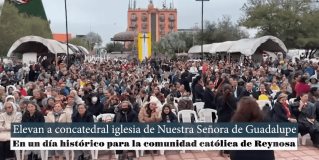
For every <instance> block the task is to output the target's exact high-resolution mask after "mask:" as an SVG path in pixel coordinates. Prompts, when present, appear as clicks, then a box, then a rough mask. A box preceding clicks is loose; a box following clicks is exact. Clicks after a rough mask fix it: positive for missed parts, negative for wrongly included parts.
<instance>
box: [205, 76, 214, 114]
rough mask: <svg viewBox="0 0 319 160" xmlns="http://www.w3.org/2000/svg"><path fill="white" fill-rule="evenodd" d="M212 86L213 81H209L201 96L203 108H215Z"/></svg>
mask: <svg viewBox="0 0 319 160" xmlns="http://www.w3.org/2000/svg"><path fill="white" fill-rule="evenodd" d="M214 88H215V85H214V82H213V81H209V82H208V85H207V86H206V88H205V91H204V96H203V101H204V103H205V104H204V108H210V109H216V104H215V94H214Z"/></svg>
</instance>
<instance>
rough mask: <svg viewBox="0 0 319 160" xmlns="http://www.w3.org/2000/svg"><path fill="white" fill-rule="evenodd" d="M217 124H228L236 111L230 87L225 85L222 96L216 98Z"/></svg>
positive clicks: (235, 100)
mask: <svg viewBox="0 0 319 160" xmlns="http://www.w3.org/2000/svg"><path fill="white" fill-rule="evenodd" d="M216 102H217V103H216V104H217V115H218V122H230V120H231V117H232V116H233V114H234V112H235V110H236V103H237V99H236V98H235V97H234V95H233V93H232V87H231V86H230V85H229V84H225V85H224V86H223V89H222V95H221V96H219V97H218V98H217V101H216Z"/></svg>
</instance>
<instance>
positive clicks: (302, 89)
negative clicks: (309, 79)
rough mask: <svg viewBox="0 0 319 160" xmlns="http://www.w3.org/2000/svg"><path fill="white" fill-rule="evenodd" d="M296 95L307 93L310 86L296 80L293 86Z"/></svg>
mask: <svg viewBox="0 0 319 160" xmlns="http://www.w3.org/2000/svg"><path fill="white" fill-rule="evenodd" d="M295 91H296V96H297V97H298V96H300V95H301V94H302V93H308V92H309V91H310V86H309V85H308V84H306V83H300V82H297V84H296V86H295Z"/></svg>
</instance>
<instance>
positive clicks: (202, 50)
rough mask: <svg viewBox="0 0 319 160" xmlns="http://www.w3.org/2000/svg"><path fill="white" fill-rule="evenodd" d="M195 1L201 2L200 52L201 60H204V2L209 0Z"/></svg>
mask: <svg viewBox="0 0 319 160" xmlns="http://www.w3.org/2000/svg"><path fill="white" fill-rule="evenodd" d="M196 1H201V2H202V36H201V38H202V45H201V52H202V58H203V60H204V49H203V46H204V1H209V0H196Z"/></svg>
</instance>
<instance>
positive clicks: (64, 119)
mask: <svg viewBox="0 0 319 160" xmlns="http://www.w3.org/2000/svg"><path fill="white" fill-rule="evenodd" d="M63 108H64V106H63V105H62V104H61V103H55V104H54V107H53V109H52V111H50V112H49V113H48V114H47V119H46V123H71V122H72V120H71V115H70V114H69V113H68V112H65V111H64V110H63ZM50 154H51V155H53V157H52V159H56V160H63V151H62V150H58V151H51V152H50Z"/></svg>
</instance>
